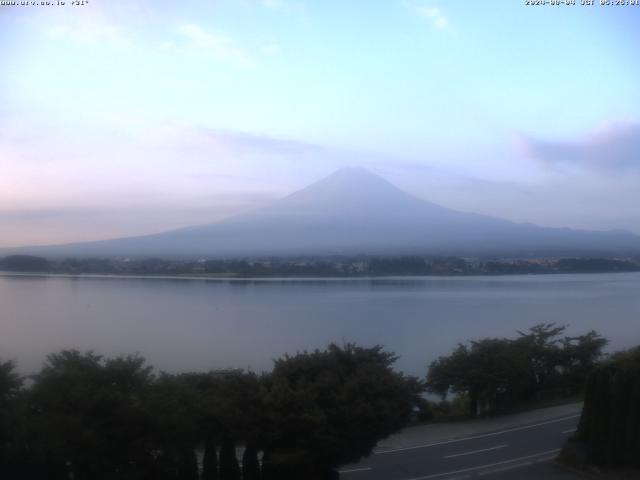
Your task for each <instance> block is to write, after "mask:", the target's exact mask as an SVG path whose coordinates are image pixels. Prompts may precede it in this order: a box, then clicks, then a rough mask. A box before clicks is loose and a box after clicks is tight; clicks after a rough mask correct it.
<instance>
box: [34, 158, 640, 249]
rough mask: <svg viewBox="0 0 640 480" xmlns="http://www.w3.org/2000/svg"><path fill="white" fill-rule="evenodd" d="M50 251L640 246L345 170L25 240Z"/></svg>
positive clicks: (631, 239)
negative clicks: (134, 230) (451, 201)
mask: <svg viewBox="0 0 640 480" xmlns="http://www.w3.org/2000/svg"><path fill="white" fill-rule="evenodd" d="M21 251H23V252H24V251H29V252H31V253H34V254H40V255H46V256H146V257H150V256H160V257H197V256H207V257H216V256H218V257H221V256H240V255H244V256H251V255H267V254H268V255H302V254H312V255H326V254H339V253H389V254H401V253H432V254H465V255H483V254H501V255H541V254H549V255H552V254H553V255H576V254H621V253H632V252H640V237H638V236H635V235H632V234H630V233H625V232H590V231H578V230H570V229H559V228H543V227H538V226H535V225H530V224H516V223H513V222H509V221H506V220H501V219H498V218H494V217H489V216H484V215H478V214H472V213H462V212H457V211H454V210H450V209H447V208H444V207H441V206H439V205H436V204H433V203H429V202H426V201H424V200H421V199H418V198H416V197H413V196H411V195H409V194H407V193H406V192H404V191H402V190H400V189H399V188H397V187H395V186H393V185H392V184H390V183H389V182H387V181H386V180H384V179H382V178H381V177H379V176H377V175H374V174H373V173H370V172H368V171H367V170H364V169H360V168H347V169H342V170H339V171H337V172H335V173H334V174H332V175H330V176H329V177H326V178H324V179H322V180H320V181H318V182H316V183H314V184H312V185H310V186H308V187H306V188H304V189H302V190H299V191H297V192H295V193H293V194H291V195H289V196H288V197H285V198H283V199H282V200H280V201H278V202H276V203H274V204H273V205H271V206H269V207H266V208H262V209H260V210H257V211H254V212H252V213H249V214H244V215H237V216H235V217H231V218H229V219H226V220H223V221H220V222H216V223H212V224H208V225H200V226H194V227H188V228H183V229H179V230H174V231H169V232H164V233H159V234H154V235H146V236H142V237H132V238H123V239H117V240H106V241H100V242H89V243H78V244H72V245H61V246H52V247H37V248H29V249H21Z"/></svg>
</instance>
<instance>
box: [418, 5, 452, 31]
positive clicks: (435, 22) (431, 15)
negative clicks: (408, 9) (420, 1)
mask: <svg viewBox="0 0 640 480" xmlns="http://www.w3.org/2000/svg"><path fill="white" fill-rule="evenodd" d="M416 12H417V13H418V15H420V16H422V17H424V18H426V19H427V20H429V22H430V23H431V25H432V26H433V27H434V28H436V29H438V30H446V29H447V28H449V25H450V24H449V19H448V18H447V16H446V15H445V13H444V12H443V11H442V10H441V9H440V8H438V7H433V6H423V7H418V8H416Z"/></svg>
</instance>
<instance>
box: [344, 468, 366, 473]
mask: <svg viewBox="0 0 640 480" xmlns="http://www.w3.org/2000/svg"><path fill="white" fill-rule="evenodd" d="M369 470H371V467H361V468H350V469H348V470H338V473H356V472H368V471H369Z"/></svg>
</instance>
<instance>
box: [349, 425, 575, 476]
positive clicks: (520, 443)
mask: <svg viewBox="0 0 640 480" xmlns="http://www.w3.org/2000/svg"><path fill="white" fill-rule="evenodd" d="M578 419H579V414H578V413H573V414H570V415H563V416H559V417H552V418H547V419H541V420H540V421H537V422H535V423H529V424H525V425H519V426H514V427H511V428H505V429H502V430H497V431H492V432H487V433H482V434H477V435H473V436H467V437H463V438H457V439H450V440H444V441H438V442H428V443H424V444H415V445H411V446H406V447H399V448H388V449H386V450H385V449H380V450H377V451H376V453H374V454H373V455H371V456H370V457H367V458H366V459H364V460H363V461H362V462H360V463H358V464H353V465H348V466H345V467H343V468H342V469H341V470H340V473H341V475H340V478H341V479H343V480H429V479H438V480H440V479H441V480H451V479H463V478H479V477H485V476H488V477H489V478H492V480H493V478H494V477H495V478H496V479H497V478H525V476H526V475H527V474H526V473H525V471H529V470H537V471H538V472H539V473H538V475H539V474H540V472H543V471H549V469H551V468H552V467H551V466H550V465H549V462H550V460H551V459H553V458H554V457H555V456H556V455H557V454H558V452H559V450H560V448H561V447H562V445H563V444H564V442H565V441H566V439H567V437H568V436H569V435H570V434H571V433H573V432H574V431H575V428H576V425H577V423H578ZM524 467H527V468H526V469H525V470H523V472H522V474H516V472H515V470H516V469H524ZM509 472H511V473H513V475H509ZM529 473H531V472H529ZM551 476H553V478H572V477H571V475H569V474H563V473H562V472H555V473H554V474H553V475H552V473H549V476H547V475H546V474H544V476H537V478H551ZM532 478H536V477H532Z"/></svg>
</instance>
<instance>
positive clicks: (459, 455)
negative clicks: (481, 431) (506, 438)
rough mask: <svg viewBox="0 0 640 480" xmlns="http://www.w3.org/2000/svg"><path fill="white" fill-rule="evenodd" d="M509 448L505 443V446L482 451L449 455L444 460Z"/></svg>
mask: <svg viewBox="0 0 640 480" xmlns="http://www.w3.org/2000/svg"><path fill="white" fill-rule="evenodd" d="M508 446H509V444H507V443H505V444H504V445H498V446H497V447H489V448H482V449H480V450H473V451H471V452H464V453H456V454H454V455H447V456H445V457H443V458H456V457H464V456H465V455H473V454H474V453H482V452H488V451H490V450H498V449H499V448H506V447H508Z"/></svg>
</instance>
